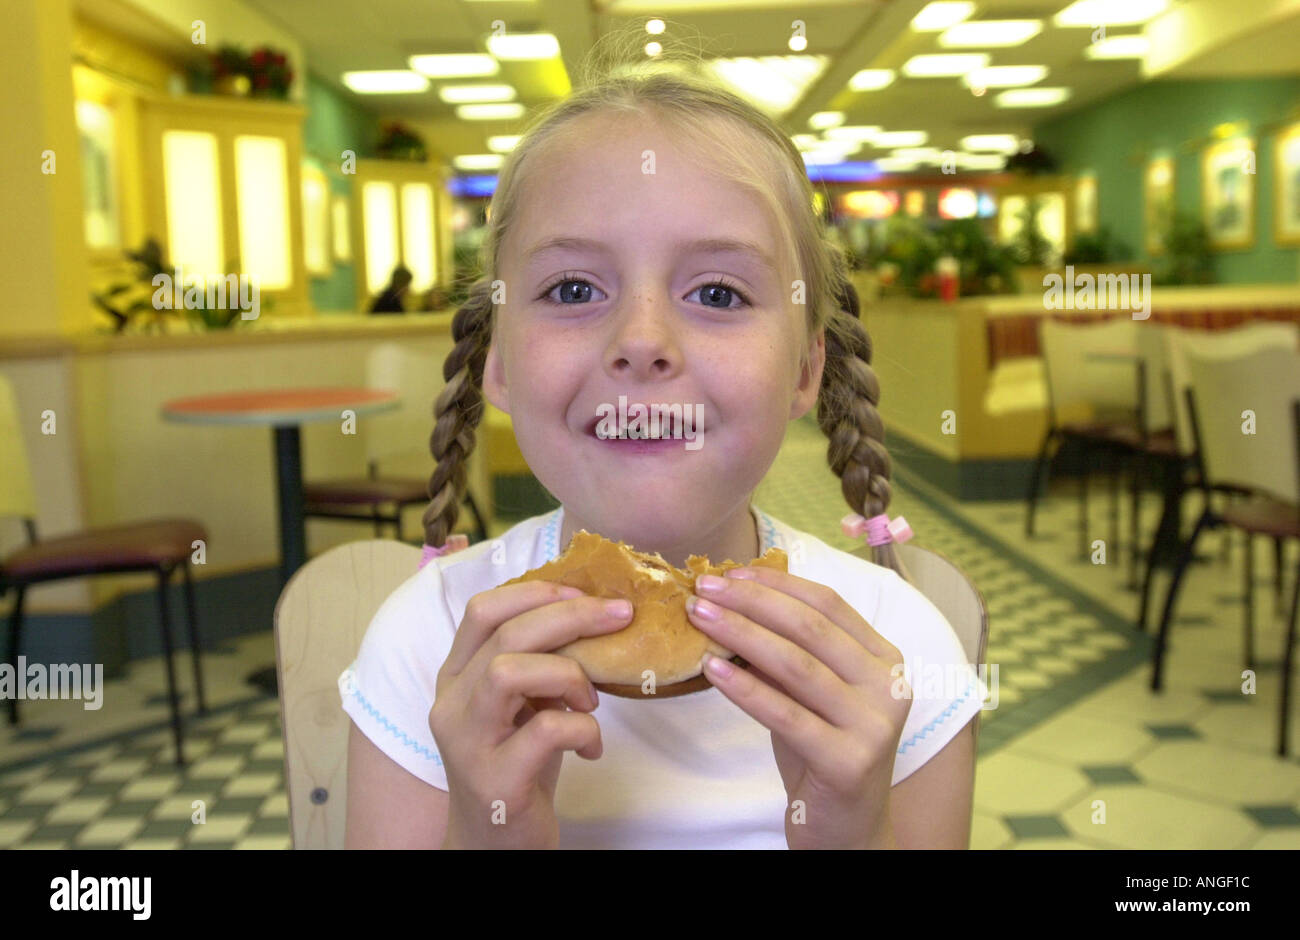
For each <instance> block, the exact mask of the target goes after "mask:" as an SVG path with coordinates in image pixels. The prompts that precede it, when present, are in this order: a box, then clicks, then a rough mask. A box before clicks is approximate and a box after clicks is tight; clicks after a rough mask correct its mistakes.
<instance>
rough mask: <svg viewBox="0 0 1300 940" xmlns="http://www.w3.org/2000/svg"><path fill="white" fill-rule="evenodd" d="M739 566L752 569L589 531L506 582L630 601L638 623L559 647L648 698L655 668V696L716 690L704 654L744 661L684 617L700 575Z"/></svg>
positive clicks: (626, 692)
mask: <svg viewBox="0 0 1300 940" xmlns="http://www.w3.org/2000/svg"><path fill="white" fill-rule="evenodd" d="M749 564H750V565H751V566H755V567H765V568H776V569H777V570H779V571H786V570H788V560H787V558H786V554H785V552H784V551H782V550H781V549H779V548H769V549H768V550H767V551H766V552H765V553H764V554H763V556H762V557H761V558H756V559H754V561H752V562H750V563H749ZM741 567H746V566H744V565H741V564H739V563H737V562H734V561H730V560H728V561H724V562H723V563H722V564H720V565H711V564H709V560H708V558H706V557H704V556H702V555H692V556H691V557H690V558H688V559H687V560H686V570H685V571H683V570H682V569H680V568H675V567H673V566H672V565H670V564H669V563H668V562H666V561H664V559H663V558H662V557H661V556H660V555H658V554H655V555H647V554H645V553H643V552H638V551H634V550H633V549H632V548H631V546H629V545H626V544H625V543H623V542H611V541H610V540H609V539H607V538H604V537H602V536H600V535H595V534H593V533H591V532H588V531H586V530H585V529H583V530H582V531H580V532H578V533H576V534H575V535H574V536H573V540H572V541H570V542H569V547H568V548H567V549H565V551H564V554H562V555H560V557H559V558H556V559H555V560H554V561H550V562H547V563H546V564H544V565H542V566H541V567H539V568H534V569H533V570H532V571H528V572H525V573H524V574H522V575H520V576H519V577H517V578H513V579H511V580H510V581H507V582H506V584H515V583H518V582H521V581H555V582H558V583H560V584H568V585H571V586H572V587H576V588H578V589H579V590H581V591H583V592H585V593H587V594H590V595H592V596H593V597H608V598H619V597H621V598H626V599H627V600H629V601H631V602H632V622H631V623H630V624H628V625H627V626H626V627H624V628H623V629H622V630H619V631H618V632H616V633H609V634H605V635H603V636H596V637H583V638H582V639H580V640H575V641H574V642H572V643H569V644H568V645H566V646H563V647H561V648H560V649H558V650H555V652H556V653H558V654H559V655H561V656H568V657H570V658H571V659H574V660H576V661H577V662H578V664H579V665H580V666H582V668H583V671H584V672H586V674H587V678H588V679H590V680H591V682H592V684H593V685H595V686H596V688H597V689H599V690H600V691H602V692H608V693H610V694H611V695H621V696H624V697H627V698H642V697H644V695H645V693H643V692H642V684H643V683H644V681H645V679H646V678H647V677H646V676H645V675H644V673H645V671H646V670H650V671H651V672H652V673H653V674H654V688H655V692H654V694H655V695H656V697H669V696H673V695H682V694H685V693H687V692H696V691H700V690H702V689H707V688H709V687H710V685H711V683H710V682H709V680H708V679H707V678H706V677H705V676H704V675H703V668H704V654H705V652H706V651H707V652H710V653H712V654H713V655H715V656H720V657H722V658H723V659H732V660H733V661H735V662H738V663H739V664H740V665H741V666H743V665H744V661H743V660H741V659H740V658H739V657H737V656H735V654H733V653H732V652H731V651H730V650H728V649H726V648H725V647H722V646H719V645H718V644H717V643H715V642H713V640H711V639H709V637H708V636H706V635H705V634H704V633H702V632H700V631H699V630H697V629H696V628H695V626H694V625H693V624H692V623H691V622H690V619H689V618H688V617H687V615H686V598H688V597H690V596H691V594H693V593H694V590H695V579H696V578H697V577H699V576H700V575H702V574H712V575H720V574H722V573H723V572H724V571H728V570H730V569H731V568H741Z"/></svg>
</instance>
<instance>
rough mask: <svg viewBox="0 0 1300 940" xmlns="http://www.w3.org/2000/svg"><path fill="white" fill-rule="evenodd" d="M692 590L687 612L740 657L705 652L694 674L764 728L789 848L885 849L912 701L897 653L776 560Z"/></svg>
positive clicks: (830, 595) (840, 602)
mask: <svg viewBox="0 0 1300 940" xmlns="http://www.w3.org/2000/svg"><path fill="white" fill-rule="evenodd" d="M711 588H712V589H711ZM695 589H696V592H697V597H693V598H692V599H691V601H688V603H687V608H688V613H689V616H690V618H691V622H692V623H693V624H694V625H695V626H696V627H698V628H699V629H700V630H702V631H704V633H706V634H707V635H708V636H710V637H711V638H713V639H714V640H716V641H717V642H718V643H720V644H721V645H723V646H725V647H726V648H727V649H729V650H733V651H734V652H735V653H737V654H738V655H740V656H742V657H743V658H744V659H745V660H746V661H747V662H748V663H749V664H750V668H749V670H748V671H746V670H744V669H737V668H735V666H734V665H732V664H731V663H725V662H723V661H722V660H720V659H718V658H717V657H710V658H709V663H708V665H707V666H706V667H705V670H704V674H705V675H707V676H708V677H709V681H710V682H712V683H713V684H714V686H716V687H717V688H718V689H720V690H721V691H722V694H723V695H725V696H727V698H729V699H731V701H733V702H735V703H736V704H737V705H739V706H740V707H741V708H742V709H744V711H745V712H747V713H748V714H749V715H750V716H752V717H753V718H754V719H755V720H756V721H758V722H760V723H761V724H762V725H764V726H765V727H767V728H768V729H769V730H770V731H771V732H772V751H773V753H774V754H775V755H776V765H777V768H778V769H779V770H780V772H781V779H782V781H783V782H784V783H785V791H786V795H787V796H788V797H789V800H790V806H789V808H788V812H787V814H786V821H785V835H786V842H787V844H788V845H789V846H790V848H792V849H796V848H823V849H829V848H893V847H894V833H893V823H892V821H891V819H890V813H889V788H890V784H891V782H892V779H893V773H894V754H895V752H896V751H897V749H898V740H899V738H900V737H901V736H902V733H903V723H904V722H905V721H906V720H907V713H908V711H909V710H910V708H911V705H912V702H911V695H912V690H911V688H910V687H908V685H907V683H906V681H905V680H904V679H903V678H902V676H901V674H899V673H898V672H896V671H893V670H894V668H895V666H896V665H899V664H901V663H902V662H903V655H902V653H900V652H899V651H898V649H897V648H895V647H894V646H893V645H891V644H890V643H889V642H887V641H886V640H885V639H884V637H882V636H881V635H880V634H879V633H877V632H876V631H875V630H873V629H872V627H871V625H870V624H868V623H867V622H866V621H865V620H863V619H862V617H861V616H860V615H859V614H858V612H857V611H856V610H854V609H853V608H852V607H850V606H849V604H848V603H847V602H846V601H845V600H844V599H843V598H841V597H840V596H839V595H838V594H837V593H835V591H833V590H831V589H830V588H828V587H826V586H825V585H822V584H817V583H816V582H813V581H808V580H805V579H804V578H798V577H795V576H794V575H792V574H788V573H787V572H784V571H774V570H772V569H770V568H733V569H731V570H730V571H728V572H727V573H726V577H723V578H716V577H712V578H711V577H708V576H704V577H700V578H699V579H698V580H697V581H696V585H695ZM692 608H693V609H692ZM710 612H712V616H710ZM719 666H721V667H723V668H721V669H717V668H716V667H719ZM724 673H726V674H724Z"/></svg>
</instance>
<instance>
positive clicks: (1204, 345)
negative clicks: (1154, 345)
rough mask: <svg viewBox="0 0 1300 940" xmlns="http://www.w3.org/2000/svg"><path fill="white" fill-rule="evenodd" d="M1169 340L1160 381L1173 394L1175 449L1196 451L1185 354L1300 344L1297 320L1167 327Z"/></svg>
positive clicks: (1230, 354)
mask: <svg viewBox="0 0 1300 940" xmlns="http://www.w3.org/2000/svg"><path fill="white" fill-rule="evenodd" d="M1165 339H1166V341H1167V344H1168V348H1167V364H1168V367H1169V373H1168V376H1167V377H1165V378H1163V379H1162V381H1163V383H1164V385H1165V387H1166V388H1167V389H1168V390H1169V391H1168V394H1169V395H1170V396H1172V398H1173V409H1174V437H1175V438H1176V439H1177V443H1178V452H1179V453H1180V454H1184V455H1190V454H1192V453H1195V451H1196V445H1195V443H1194V442H1193V440H1192V425H1191V417H1190V416H1189V415H1188V413H1187V396H1186V394H1185V390H1186V389H1187V387H1188V386H1189V385H1190V384H1191V376H1190V374H1189V372H1188V369H1187V354H1188V353H1193V354H1196V355H1199V356H1201V357H1202V358H1204V357H1212V358H1236V357H1239V356H1244V355H1247V354H1248V353H1253V352H1256V351H1258V350H1261V349H1269V348H1282V349H1291V350H1294V349H1296V348H1298V347H1300V323H1282V322H1277V321H1260V322H1254V323H1247V324H1244V325H1242V326H1237V327H1232V328H1231V329H1227V330H1189V329H1177V328H1170V329H1168V330H1166V331H1165Z"/></svg>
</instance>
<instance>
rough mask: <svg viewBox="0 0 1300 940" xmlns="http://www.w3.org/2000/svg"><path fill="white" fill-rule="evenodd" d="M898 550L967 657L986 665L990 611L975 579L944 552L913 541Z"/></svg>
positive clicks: (915, 583)
mask: <svg viewBox="0 0 1300 940" xmlns="http://www.w3.org/2000/svg"><path fill="white" fill-rule="evenodd" d="M865 551H867V552H869V551H870V549H865ZM894 551H896V552H897V553H898V556H899V557H900V558H901V559H902V560H903V564H904V565H905V566H906V567H907V573H908V575H909V576H910V577H911V579H912V586H913V587H915V588H916V589H917V590H918V591H920V592H921V593H922V594H924V595H925V596H926V598H927V599H928V600H929V601H930V603H931V604H933V605H934V606H935V607H937V608H938V609H939V613H941V614H943V616H944V619H945V620H947V621H948V623H950V624H951V625H952V628H953V630H954V631H956V633H957V638H958V639H959V640H961V646H962V649H963V650H965V651H966V658H967V659H969V660H970V661H971V663H972V664H973V665H975V666H981V665H983V664H984V656H985V654H986V653H987V652H988V641H989V614H988V607H987V606H986V605H985V603H984V596H983V595H982V594H980V591H979V588H977V587H976V586H975V582H974V581H972V580H971V579H970V577H969V576H968V575H967V574H966V572H964V571H962V570H961V568H959V567H958V566H957V563H956V562H954V561H953V560H952V559H951V558H949V557H948V556H946V555H944V554H943V553H941V552H937V551H934V550H933V549H929V548H923V547H921V546H920V545H916V544H914V543H912V542H903V543H900V544H896V545H895V546H894Z"/></svg>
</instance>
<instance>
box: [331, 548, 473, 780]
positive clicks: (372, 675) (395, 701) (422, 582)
mask: <svg viewBox="0 0 1300 940" xmlns="http://www.w3.org/2000/svg"><path fill="white" fill-rule="evenodd" d="M454 638H455V625H454V623H453V620H452V617H451V612H450V610H448V608H447V604H446V602H445V600H444V599H443V592H442V590H441V576H440V574H439V570H438V566H437V565H426V566H425V567H424V568H422V569H421V570H420V571H419V572H418V573H417V574H415V575H413V576H412V577H411V578H410V579H408V580H407V581H406V582H405V583H403V584H402V586H401V587H399V588H398V589H397V590H396V591H394V592H393V593H392V594H391V595H390V596H389V597H388V599H387V600H385V601H384V603H383V605H382V606H381V607H380V608H379V611H378V612H377V613H376V614H375V617H374V619H373V620H372V621H371V622H370V626H369V628H368V629H367V630H366V635H365V638H364V639H363V640H362V641H361V649H360V651H359V652H358V653H357V658H356V660H355V661H354V662H353V663H352V665H351V666H349V667H348V668H347V669H346V670H344V672H343V674H342V675H340V676H339V694H340V696H341V697H342V703H343V710H344V711H345V712H346V713H347V714H348V716H349V717H350V718H351V719H352V720H353V722H355V723H356V726H357V728H358V729H360V731H361V732H362V733H363V734H364V735H365V736H366V737H367V738H369V739H370V740H371V741H372V742H373V743H374V744H375V746H376V747H378V748H379V749H380V750H381V751H383V752H384V753H385V754H386V755H388V756H389V757H390V758H392V760H393V761H395V762H396V763H397V764H398V765H399V766H401V767H403V768H404V769H406V770H407V771H409V772H410V773H412V774H414V775H415V776H416V777H418V778H419V779H421V780H423V781H424V782H425V783H427V784H429V785H430V786H434V787H437V788H438V789H440V790H446V789H447V774H446V771H445V770H444V768H443V765H442V758H441V756H440V755H439V754H438V745H437V743H436V742H435V741H434V739H433V733H432V732H431V731H430V730H429V709H431V708H432V707H433V701H434V696H435V694H436V686H437V678H438V670H439V669H441V668H442V664H443V661H444V660H445V659H446V658H447V654H448V652H449V651H450V649H451V644H452V640H453V639H454Z"/></svg>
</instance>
